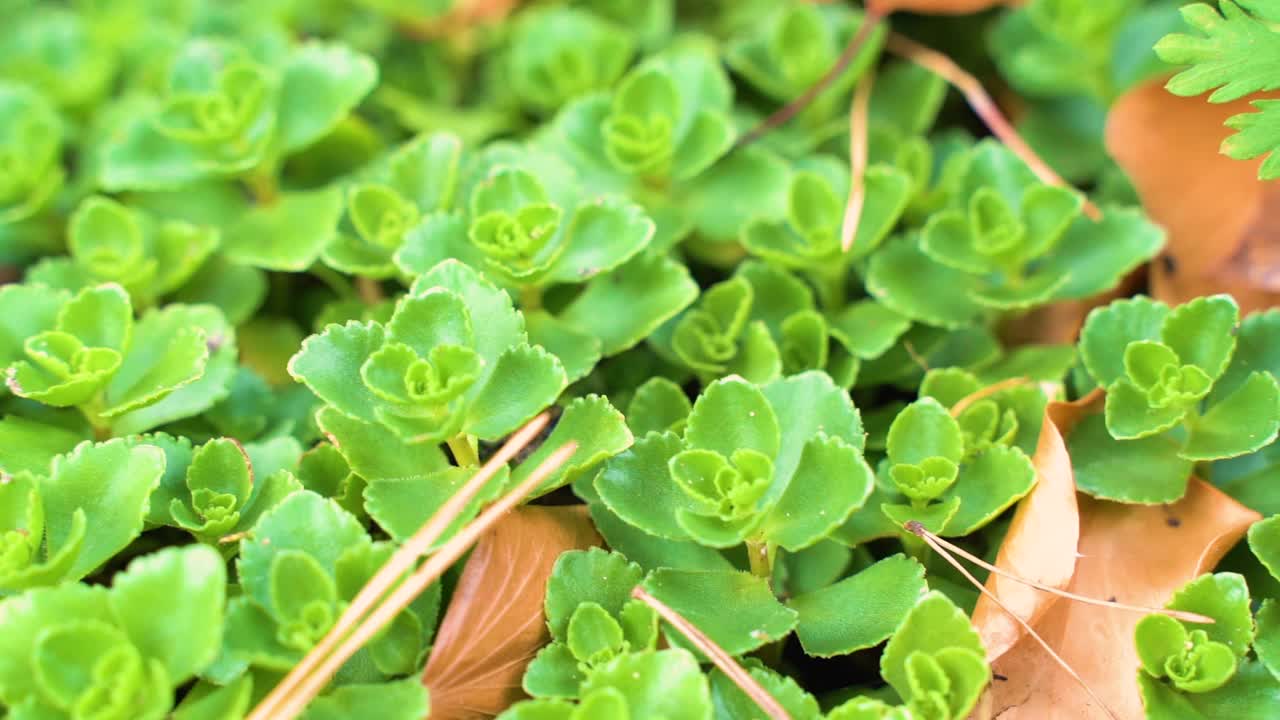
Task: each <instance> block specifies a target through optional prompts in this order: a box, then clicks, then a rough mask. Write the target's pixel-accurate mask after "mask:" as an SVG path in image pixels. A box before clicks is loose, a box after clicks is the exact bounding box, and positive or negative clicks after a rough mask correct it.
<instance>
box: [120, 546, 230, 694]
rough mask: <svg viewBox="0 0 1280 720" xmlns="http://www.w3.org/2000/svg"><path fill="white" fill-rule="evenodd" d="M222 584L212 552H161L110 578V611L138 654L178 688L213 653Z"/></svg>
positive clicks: (224, 578)
mask: <svg viewBox="0 0 1280 720" xmlns="http://www.w3.org/2000/svg"><path fill="white" fill-rule="evenodd" d="M226 582H227V573H226V570H225V566H224V563H223V560H222V558H221V557H220V556H219V555H218V553H217V552H215V551H214V550H213V549H211V548H209V547H206V546H202V545H191V546H187V547H182V548H176V547H174V548H166V549H164V550H161V551H159V552H156V553H153V554H151V555H146V556H144V557H141V558H138V559H137V560H134V561H133V562H131V563H130V564H129V567H128V568H127V569H126V570H125V571H124V572H123V573H121V574H119V575H117V576H116V577H115V578H114V580H113V581H112V585H111V597H110V601H111V609H112V611H113V612H114V613H115V616H116V618H118V620H119V622H120V625H121V627H122V628H123V629H124V631H125V634H126V635H128V637H129V640H130V641H131V642H132V643H133V645H134V646H135V647H137V648H138V650H139V651H140V652H141V653H142V654H143V656H144V657H147V658H153V659H156V660H159V661H160V662H161V663H162V664H163V665H164V668H165V672H166V674H167V675H168V677H169V680H170V681H171V682H173V683H174V684H175V685H176V684H181V683H183V682H186V680H187V679H189V678H191V677H192V676H193V675H195V674H196V673H197V672H199V671H201V670H203V669H204V668H205V667H206V666H207V665H208V664H209V663H211V662H212V661H213V659H214V657H216V656H217V654H218V648H219V646H220V645H221V643H222V616H223V606H224V604H225V602H226V597H225V596H226ZM177 628H181V629H182V631H181V632H174V630H175V629H177Z"/></svg>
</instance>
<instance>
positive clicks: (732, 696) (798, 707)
mask: <svg viewBox="0 0 1280 720" xmlns="http://www.w3.org/2000/svg"><path fill="white" fill-rule="evenodd" d="M747 673H748V674H750V676H751V679H752V680H755V681H756V683H758V684H759V685H760V686H761V687H763V688H764V690H765V692H767V693H768V694H769V695H771V696H772V697H773V698H774V699H775V700H777V701H778V704H780V705H781V706H782V708H783V710H785V711H786V713H787V715H788V716H789V717H790V718H791V719H792V720H819V719H820V718H822V712H821V711H820V710H819V709H818V701H817V700H816V699H815V698H814V697H813V696H812V695H810V694H809V693H807V692H805V690H804V688H802V687H800V684H799V683H797V682H796V680H795V679H794V678H791V677H788V676H786V675H782V674H779V673H777V672H774V671H772V670H769V669H767V668H763V667H755V666H752V667H750V668H748V669H747ZM711 701H712V703H713V704H714V705H715V709H716V715H715V717H717V718H722V719H723V720H757V719H758V718H759V717H760V715H761V713H762V710H761V709H760V706H759V705H758V704H757V703H756V701H755V700H753V699H752V698H749V697H747V695H746V693H744V692H742V690H741V688H739V687H738V686H737V685H736V684H735V683H734V682H733V681H732V680H730V679H729V677H728V676H727V675H725V674H724V673H723V672H722V671H720V670H719V669H716V670H715V671H713V672H712V673H711Z"/></svg>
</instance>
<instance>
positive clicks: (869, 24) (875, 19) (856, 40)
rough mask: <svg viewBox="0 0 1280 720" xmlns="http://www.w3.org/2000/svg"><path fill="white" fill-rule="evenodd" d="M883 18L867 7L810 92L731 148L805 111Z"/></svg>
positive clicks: (753, 139) (786, 106)
mask: <svg viewBox="0 0 1280 720" xmlns="http://www.w3.org/2000/svg"><path fill="white" fill-rule="evenodd" d="M884 16H885V11H884V10H882V9H879V8H876V7H870V8H867V10H866V14H865V15H863V17H862V24H861V25H859V26H858V30H857V32H855V33H854V34H853V37H851V38H849V43H848V44H847V45H845V46H844V51H842V52H841V53H840V57H838V58H836V61H835V63H834V64H833V65H832V66H831V69H830V70H828V71H827V72H826V74H825V75H823V76H822V77H820V78H818V80H817V82H815V83H814V84H813V85H810V86H809V89H808V90H805V91H804V92H803V93H801V94H800V96H799V97H797V98H796V99H794V100H792V101H791V102H789V103H787V104H786V105H783V106H782V107H780V108H778V109H777V110H775V111H774V112H773V114H772V115H770V116H769V117H767V118H765V119H764V120H761V121H760V122H759V123H758V124H757V125H756V126H755V127H753V128H751V130H750V131H748V132H747V133H746V134H745V135H743V136H742V137H740V138H738V142H736V143H734V147H735V148H740V147H743V146H745V145H750V144H751V143H753V142H755V141H756V140H759V139H760V138H761V137H763V136H765V135H767V134H768V133H769V131H771V130H773V129H774V128H776V127H780V126H782V125H785V124H786V123H787V122H789V121H790V120H791V118H793V117H795V116H796V115H797V114H799V112H800V111H801V110H803V109H805V107H807V106H808V105H809V103H811V102H813V100H814V98H816V97H818V96H819V95H821V94H822V91H823V90H826V89H827V86H829V85H830V84H831V83H833V82H835V79H836V78H838V77H840V73H842V72H844V71H845V69H846V68H848V67H849V63H851V62H853V59H854V58H856V57H857V56H858V52H859V51H860V50H862V46H863V45H864V44H866V42H867V38H869V37H871V33H872V32H873V31H874V30H875V29H876V28H877V27H879V26H880V21H881V20H883V19H884Z"/></svg>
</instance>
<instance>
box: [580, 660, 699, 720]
mask: <svg viewBox="0 0 1280 720" xmlns="http://www.w3.org/2000/svg"><path fill="white" fill-rule="evenodd" d="M609 689H613V690H616V691H617V692H618V693H619V694H620V696H621V698H622V699H624V700H625V702H626V705H627V707H628V708H630V714H629V716H630V717H633V718H651V717H652V718H656V717H662V718H667V719H668V720H704V719H705V718H707V717H709V716H710V715H711V698H710V691H709V689H708V687H707V678H706V676H705V675H703V674H702V671H701V670H700V669H699V668H698V661H697V660H695V659H694V657H693V655H691V654H689V653H688V652H685V651H684V650H660V651H657V652H646V653H633V654H628V655H623V656H621V657H618V658H616V659H615V660H614V661H613V662H611V663H609V664H608V665H606V666H604V667H602V668H599V669H597V670H596V671H594V672H592V673H591V675H590V676H589V677H588V678H587V679H586V681H585V682H584V683H583V684H582V696H583V697H584V698H588V697H590V696H591V695H592V694H594V693H598V692H601V691H606V690H609ZM584 707H585V706H584ZM593 715H594V716H597V717H598V715H596V714H595V713H586V717H583V718H581V720H587V717H592V716H593Z"/></svg>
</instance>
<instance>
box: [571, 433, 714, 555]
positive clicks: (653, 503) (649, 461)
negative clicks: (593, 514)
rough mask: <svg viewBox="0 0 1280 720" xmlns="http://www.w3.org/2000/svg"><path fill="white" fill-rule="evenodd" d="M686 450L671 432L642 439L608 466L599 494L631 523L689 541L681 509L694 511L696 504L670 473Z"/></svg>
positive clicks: (598, 479)
mask: <svg viewBox="0 0 1280 720" xmlns="http://www.w3.org/2000/svg"><path fill="white" fill-rule="evenodd" d="M683 449H684V443H682V442H681V440H680V438H679V437H678V436H676V435H673V434H671V433H661V434H649V435H647V436H645V437H643V438H640V439H639V440H637V441H636V443H635V445H632V446H631V448H630V449H629V450H626V451H624V452H622V453H620V454H618V455H616V456H614V457H612V458H610V459H609V460H608V461H607V462H606V463H605V466H604V469H603V470H602V471H601V472H600V474H599V475H598V476H596V479H595V489H596V492H598V493H599V494H600V499H601V500H603V501H604V504H605V505H607V506H608V508H609V510H610V511H612V512H613V513H615V514H616V515H617V516H618V517H620V518H622V519H623V520H625V521H626V522H627V523H629V524H631V525H634V526H635V527H637V528H640V529H641V530H644V531H645V532H648V533H650V534H652V535H657V536H659V537H663V538H667V539H669V540H688V539H689V533H688V532H687V531H686V530H685V529H684V528H683V527H682V526H681V525H680V523H679V522H678V521H677V519H676V518H677V516H678V514H679V512H680V511H681V510H692V509H693V508H694V506H693V502H692V500H691V499H690V498H689V496H688V495H686V494H685V493H684V491H683V490H681V489H680V487H679V486H678V485H676V484H675V483H674V482H672V481H671V475H670V472H669V471H668V470H667V466H668V464H669V463H670V462H671V459H672V458H674V457H675V456H676V454H677V453H679V452H680V451H681V450H683Z"/></svg>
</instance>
